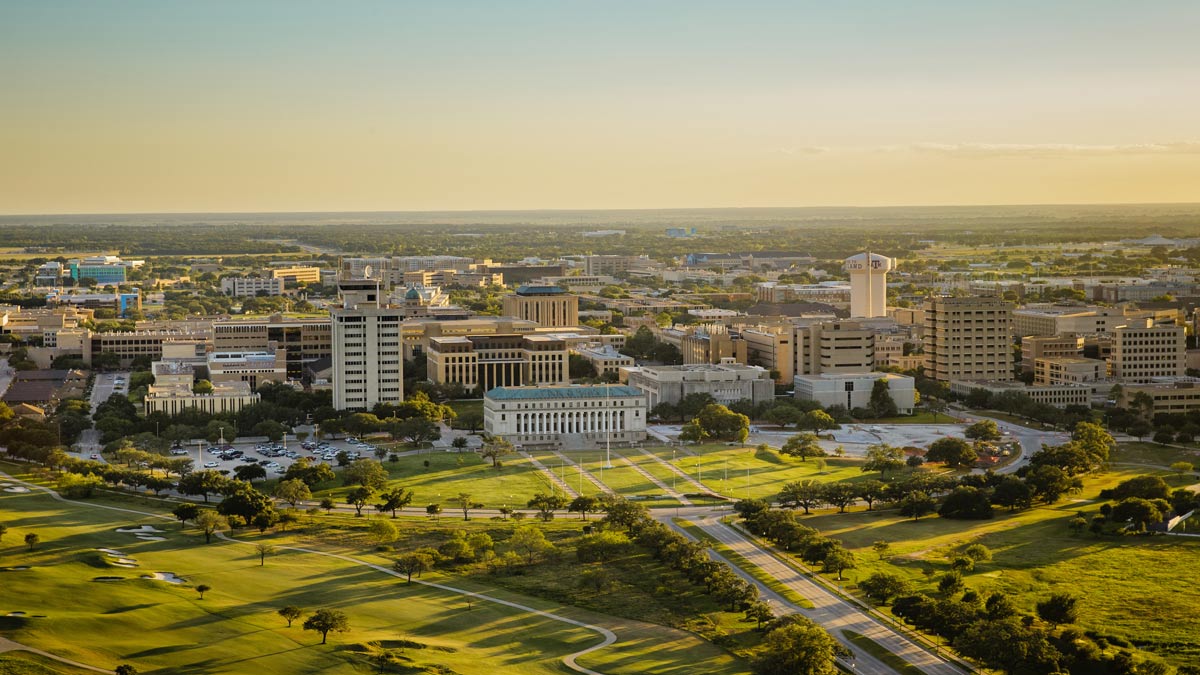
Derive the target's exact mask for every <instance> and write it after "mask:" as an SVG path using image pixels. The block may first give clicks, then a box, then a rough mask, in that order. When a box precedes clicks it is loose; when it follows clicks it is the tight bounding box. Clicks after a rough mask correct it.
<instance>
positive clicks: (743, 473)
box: [647, 446, 877, 499]
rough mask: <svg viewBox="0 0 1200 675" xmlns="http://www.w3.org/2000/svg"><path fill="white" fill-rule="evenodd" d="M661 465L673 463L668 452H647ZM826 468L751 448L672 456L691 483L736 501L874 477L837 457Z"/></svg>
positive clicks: (662, 449)
mask: <svg viewBox="0 0 1200 675" xmlns="http://www.w3.org/2000/svg"><path fill="white" fill-rule="evenodd" d="M647 449H648V450H649V451H650V452H652V453H654V454H655V455H656V456H658V457H659V458H660V459H663V460H664V461H667V462H671V461H672V452H671V448H668V447H656V448H647ZM822 461H823V462H824V463H825V468H824V469H821V468H820V462H818V460H817V459H815V458H810V459H809V460H808V461H801V460H800V459H798V458H793V457H785V456H782V455H780V454H779V453H777V452H775V451H774V450H771V451H767V452H760V451H759V450H757V449H755V448H753V447H733V448H730V447H725V446H720V448H719V449H717V448H712V449H710V450H708V451H707V452H705V453H704V454H701V455H699V456H697V457H689V456H685V455H682V454H681V453H679V452H676V453H675V454H674V463H675V466H676V467H678V468H679V469H680V470H682V471H684V472H685V473H687V474H688V475H689V476H691V477H692V478H693V479H695V478H697V476H699V477H700V479H701V480H702V481H703V482H704V484H705V485H707V486H708V487H710V488H712V489H713V490H716V491H717V492H719V493H720V494H723V495H726V496H728V497H733V498H736V499H743V498H745V497H746V496H747V495H749V496H750V497H752V498H766V499H770V498H773V497H775V495H777V494H779V490H780V489H781V488H782V487H783V486H784V484H785V483H790V482H792V481H797V480H803V479H807V478H812V479H816V480H819V481H822V482H835V481H842V480H862V479H863V478H866V477H875V476H877V474H864V473H863V472H862V471H861V470H860V469H859V467H860V466H861V462H859V461H858V460H854V459H844V458H843V459H839V458H836V457H825V458H822ZM697 465H699V467H697ZM677 485H679V486H680V491H681V492H685V491H690V490H692V489H693V488H692V487H691V486H690V484H683V483H679V484H677Z"/></svg>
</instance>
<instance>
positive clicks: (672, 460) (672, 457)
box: [671, 448, 679, 492]
mask: <svg viewBox="0 0 1200 675" xmlns="http://www.w3.org/2000/svg"><path fill="white" fill-rule="evenodd" d="M671 467H672V468H674V467H675V448H671ZM678 477H679V472H678V471H672V472H671V489H672V490H675V491H676V492H678V490H676V489H675V479H676V478H678Z"/></svg>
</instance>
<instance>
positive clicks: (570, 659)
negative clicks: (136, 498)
mask: <svg viewBox="0 0 1200 675" xmlns="http://www.w3.org/2000/svg"><path fill="white" fill-rule="evenodd" d="M0 478H3V479H5V480H10V481H12V482H14V483H20V484H22V485H26V486H28V487H29V488H30V489H32V490H36V491H40V492H45V493H47V494H49V495H50V496H51V497H53V498H54V499H56V500H58V501H60V502H64V503H67V504H71V505H73V506H78V507H83V508H88V507H90V508H100V509H108V510H111V511H120V512H123V513H131V514H136V515H139V516H145V517H150V518H159V519H162V520H175V518H174V517H172V516H164V515H162V514H160V513H149V512H146V511H135V510H133V509H125V508H121V507H119V506H109V505H107V504H81V503H79V502H75V501H72V500H70V499H66V498H64V497H63V496H62V495H60V494H58V493H57V492H55V491H54V490H51V489H50V488H47V487H43V486H41V485H37V484H35V483H27V482H25V481H23V480H18V479H16V478H13V477H12V476H9V475H8V474H6V473H4V472H3V471H0ZM30 494H32V493H30ZM217 536H218V537H219V538H221V539H223V540H225V541H228V542H230V543H234V544H239V545H243V546H254V545H255V544H254V543H252V542H247V541H238V540H236V539H233V538H231V537H228V536H227V535H226V534H225V533H224V532H218V533H217ZM278 548H279V549H282V550H291V551H300V552H303V553H311V554H313V555H321V556H325V557H328V558H337V559H338V560H343V561H345V562H349V563H352V564H355V565H361V566H363V567H369V568H371V569H373V570H375V571H377V572H382V573H383V574H387V575H389V576H393V577H397V578H400V579H403V578H405V575H403V574H400V573H399V572H397V571H395V570H392V569H388V568H387V567H383V566H382V565H376V564H373V563H369V562H366V561H364V560H358V559H357V558H351V557H350V556H345V555H340V554H337V553H326V552H325V551H318V550H316V549H310V548H303V547H299V546H279V547H278ZM413 583H415V584H420V585H422V586H428V587H430V588H436V589H438V590H442V591H446V592H448V593H454V594H457V595H464V596H468V597H472V598H475V599H477V600H483V601H485V602H493V603H496V604H498V605H504V606H506V607H512V608H513V609H518V610H521V611H523V612H528V613H530V614H536V615H538V616H541V617H544V618H547V619H550V620H552V621H558V622H560V623H565V624H568V625H571V626H578V627H579V628H585V629H587V630H590V631H593V632H595V633H599V634H600V635H601V637H603V638H604V639H603V640H601V641H600V642H599V643H597V644H594V645H592V646H590V647H587V648H586V649H581V650H580V651H577V652H575V653H573V654H568V655H566V656H564V657H563V659H562V661H563V663H564V664H566V666H567V667H568V668H570V669H571V670H574V671H575V672H578V673H583V674H584V675H604V673H601V672H598V671H595V670H591V669H590V668H586V667H584V666H581V665H579V664H578V663H577V662H576V661H577V660H578V659H579V657H581V656H585V655H587V654H590V653H592V652H594V651H596V650H598V649H603V648H605V647H607V646H609V645H611V644H613V643H614V642H616V641H617V634H616V633H614V632H612V631H611V630H609V629H607V628H605V627H603V626H596V625H593V624H590V623H585V622H583V621H577V620H575V619H570V618H567V617H565V616H560V615H558V614H555V613H553V612H547V611H545V610H541V609H536V608H534V607H529V606H527V605H522V604H520V603H516V602H512V601H510V600H503V599H501V598H496V597H492V596H490V595H485V594H483V593H476V592H474V591H467V590H463V589H461V588H455V587H453V586H448V585H446V584H439V583H437V582H433V581H422V580H420V579H413ZM14 644H15V643H14ZM20 648H21V649H28V648H27V647H20ZM0 651H3V650H2V649H0ZM29 651H33V652H35V653H38V654H42V655H43V656H47V657H49V658H52V659H55V660H58V661H62V662H64V663H71V664H73V665H78V666H80V667H82V668H87V669H88V670H94V671H96V672H100V673H109V672H112V671H108V670H103V669H100V668H96V667H93V666H87V665H84V664H81V663H75V662H74V661H69V660H67V659H63V658H60V657H57V656H54V655H52V654H47V653H45V652H40V651H37V650H32V649H30V650H29Z"/></svg>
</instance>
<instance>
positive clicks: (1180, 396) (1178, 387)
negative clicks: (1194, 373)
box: [1117, 377, 1200, 414]
mask: <svg viewBox="0 0 1200 675" xmlns="http://www.w3.org/2000/svg"><path fill="white" fill-rule="evenodd" d="M1138 394H1145V395H1146V396H1149V397H1150V399H1151V400H1152V401H1154V409H1153V412H1154V413H1155V414H1157V413H1185V412H1190V411H1192V410H1200V378H1195V377H1179V378H1158V379H1156V380H1155V381H1152V382H1148V383H1145V384H1126V385H1122V386H1121V394H1120V397H1119V398H1118V400H1117V405H1119V406H1121V407H1122V408H1129V407H1131V406H1132V404H1133V398H1134V397H1135V396H1137V395H1138Z"/></svg>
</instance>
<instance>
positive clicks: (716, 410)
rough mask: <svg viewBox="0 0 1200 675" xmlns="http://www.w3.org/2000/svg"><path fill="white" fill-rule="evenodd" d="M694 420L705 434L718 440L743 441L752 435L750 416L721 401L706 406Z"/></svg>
mask: <svg viewBox="0 0 1200 675" xmlns="http://www.w3.org/2000/svg"><path fill="white" fill-rule="evenodd" d="M694 422H695V423H696V424H698V425H699V426H700V428H701V429H702V430H703V431H704V433H705V435H707V436H710V437H712V438H715V439H718V440H722V441H737V442H739V443H743V442H745V441H746V438H748V437H749V436H750V418H749V417H747V416H745V415H743V414H741V413H735V412H733V411H732V410H730V409H729V408H727V407H725V406H723V405H721V404H719V403H710V404H708V405H706V406H704V407H703V408H702V409H701V410H700V412H699V413H698V414H697V415H696V419H695V420H694Z"/></svg>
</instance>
